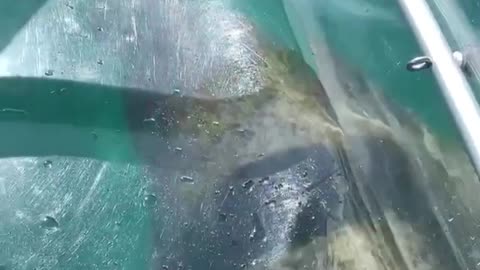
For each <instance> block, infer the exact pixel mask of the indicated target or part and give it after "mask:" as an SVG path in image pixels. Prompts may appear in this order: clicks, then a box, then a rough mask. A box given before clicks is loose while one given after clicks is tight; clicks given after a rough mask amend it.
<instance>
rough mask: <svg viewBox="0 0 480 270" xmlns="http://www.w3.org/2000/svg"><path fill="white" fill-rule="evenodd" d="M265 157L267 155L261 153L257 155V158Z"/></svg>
mask: <svg viewBox="0 0 480 270" xmlns="http://www.w3.org/2000/svg"><path fill="white" fill-rule="evenodd" d="M264 156H265V153H260V154H258V155H257V157H259V158H261V157H264Z"/></svg>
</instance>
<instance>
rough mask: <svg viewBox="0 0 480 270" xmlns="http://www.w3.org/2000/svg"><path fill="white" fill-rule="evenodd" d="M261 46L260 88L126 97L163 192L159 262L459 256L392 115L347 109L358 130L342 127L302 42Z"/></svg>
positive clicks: (446, 260) (188, 264)
mask: <svg viewBox="0 0 480 270" xmlns="http://www.w3.org/2000/svg"><path fill="white" fill-rule="evenodd" d="M260 52H263V54H262V55H261V57H262V59H263V62H264V63H263V64H262V66H261V68H260V70H261V72H262V78H264V80H263V81H259V82H258V85H257V87H258V88H259V89H260V90H259V91H258V92H256V93H251V94H248V95H244V96H240V97H231V98H223V99H208V98H204V99H200V98H190V97H186V96H182V95H181V94H180V95H175V94H172V95H171V96H168V97H164V98H160V99H155V98H152V97H148V95H147V96H146V97H144V98H140V97H139V96H136V97H134V96H129V97H128V98H127V100H129V101H130V103H129V104H128V108H129V112H128V115H129V116H130V117H131V120H130V125H131V128H132V129H134V130H138V131H139V132H138V133H137V134H136V135H135V137H134V139H135V140H136V141H137V148H138V150H139V153H142V154H143V155H144V156H143V157H144V158H145V160H146V161H148V162H149V164H151V166H150V168H149V169H148V171H147V174H149V175H150V176H152V177H153V178H154V179H155V182H154V183H152V187H151V188H152V190H153V193H154V194H156V196H157V198H159V201H158V204H157V207H156V209H155V217H156V218H155V222H154V224H153V226H154V230H155V238H154V240H153V241H154V245H155V250H154V256H153V257H154V262H153V265H154V267H156V268H159V267H162V266H163V267H164V268H168V269H194V270H195V269H235V268H240V269H241V268H249V269H329V268H332V269H362V268H364V269H414V268H415V265H418V264H423V265H428V266H429V267H430V266H431V267H434V268H436V269H452V267H453V268H455V267H456V266H455V265H456V263H457V259H456V258H455V257H454V255H453V253H452V251H451V249H450V246H449V243H448V241H447V239H446V237H445V236H444V235H443V234H442V228H441V226H440V224H439V222H438V220H437V217H436V216H435V214H434V212H433V211H432V208H431V204H430V203H431V202H430V201H429V200H428V199H427V197H428V196H426V195H425V194H424V192H423V191H424V187H423V186H422V185H421V184H419V183H417V182H416V181H417V178H418V174H419V173H421V171H418V170H414V169H412V167H414V166H413V165H412V156H411V153H409V152H408V151H405V149H404V148H403V146H402V145H401V142H399V141H397V140H396V138H395V137H394V136H392V134H391V133H392V129H391V128H390V127H388V126H387V125H384V124H382V121H377V120H376V119H373V120H370V119H368V118H365V117H363V116H361V115H359V114H355V112H351V114H352V119H354V120H352V121H355V125H356V126H357V134H351V133H349V134H348V138H347V140H345V134H344V132H343V131H342V129H343V127H341V126H340V123H339V122H338V121H337V115H336V112H335V108H333V107H332V106H331V104H330V102H329V99H328V96H327V94H326V92H325V90H324V88H323V86H322V84H321V83H320V82H319V81H318V79H317V77H316V75H315V73H314V72H313V70H312V69H311V68H310V67H309V66H308V65H307V64H305V62H304V61H303V60H302V57H301V56H300V55H299V54H298V52H295V51H289V50H287V49H285V50H281V49H275V48H273V47H272V49H271V51H269V50H268V47H266V48H263V50H259V53H260ZM345 79H346V80H354V79H353V78H345ZM367 92H368V91H365V90H364V91H362V93H367ZM177 94H178V93H177ZM352 97H355V95H352ZM366 100H368V99H365V98H359V99H358V101H360V102H365V101H366ZM142 119H144V121H142ZM407 121H408V120H407ZM410 122H412V123H410V125H412V126H415V125H416V124H415V123H414V121H410ZM362 154H363V155H364V156H362ZM358 167H360V168H361V169H358ZM398 237H408V238H409V239H410V238H411V239H412V240H410V241H404V240H402V239H398ZM432 246H434V247H435V248H433V249H432Z"/></svg>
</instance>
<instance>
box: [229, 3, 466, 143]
mask: <svg viewBox="0 0 480 270" xmlns="http://www.w3.org/2000/svg"><path fill="white" fill-rule="evenodd" d="M286 1H289V0H286ZM292 3H293V5H297V4H301V3H302V4H304V5H305V6H308V7H309V8H310V9H313V10H314V14H315V18H314V21H315V22H316V23H317V24H318V25H307V26H306V27H312V28H315V27H321V28H322V29H323V30H324V31H325V34H326V37H327V41H328V42H329V46H330V47H331V48H333V49H334V52H335V53H336V54H337V55H339V56H341V57H342V60H343V61H344V62H346V63H348V64H350V65H352V66H353V67H354V68H355V69H357V70H361V71H362V72H364V74H365V75H366V77H367V78H369V79H371V81H372V82H374V83H375V84H376V85H378V86H379V87H378V88H379V89H380V90H381V91H383V93H384V94H385V95H386V96H388V97H389V98H390V99H391V100H393V101H394V103H397V104H398V105H399V106H401V107H404V108H405V109H407V110H410V111H413V112H414V114H415V115H417V116H418V117H419V118H420V119H421V120H423V121H424V122H425V123H426V124H427V125H428V126H429V127H430V128H431V129H432V130H433V131H434V132H435V133H437V134H439V135H440V136H442V137H445V138H456V137H457V136H458V134H457V132H456V129H455V126H454V124H453V123H454V122H453V120H452V118H451V117H450V114H449V112H448V110H447V107H446V104H445V103H444V101H443V98H442V96H441V93H440V89H439V88H438V85H437V83H436V81H435V79H434V78H433V74H432V73H431V71H424V72H418V73H411V72H407V71H406V69H405V64H406V62H408V60H410V59H411V58H413V57H415V56H418V55H421V54H422V51H421V49H420V48H419V46H418V44H417V42H416V40H415V38H414V35H413V33H412V32H411V30H410V27H409V26H408V24H407V22H406V21H405V19H404V17H403V15H402V13H401V12H400V10H399V7H398V6H397V5H395V4H391V3H390V2H389V1H381V2H380V3H377V2H375V3H373V2H372V1H366V0H365V1H355V2H353V1H347V2H345V3H343V2H342V3H338V2H336V1H308V0H307V1H297V2H291V3H290V4H292ZM238 5H239V9H240V10H241V11H243V12H245V13H246V14H247V15H248V16H249V17H250V18H252V20H253V21H254V22H255V23H256V24H257V26H258V27H259V28H260V29H262V30H263V31H264V32H266V33H268V34H269V35H272V37H273V38H274V39H275V40H277V41H278V42H280V43H282V44H284V45H285V46H287V47H290V48H297V49H298V48H299V47H305V44H302V43H300V44H298V43H297V40H296V39H295V35H294V31H296V30H297V29H292V28H291V26H290V24H289V22H288V19H287V15H286V13H285V10H284V6H283V3H281V1H275V0H267V1H262V2H261V4H259V2H258V1H253V0H248V1H243V2H239V4H238ZM310 11H311V10H308V12H310ZM308 12H305V13H306V14H308ZM304 55H307V56H308V55H310V54H309V53H304Z"/></svg>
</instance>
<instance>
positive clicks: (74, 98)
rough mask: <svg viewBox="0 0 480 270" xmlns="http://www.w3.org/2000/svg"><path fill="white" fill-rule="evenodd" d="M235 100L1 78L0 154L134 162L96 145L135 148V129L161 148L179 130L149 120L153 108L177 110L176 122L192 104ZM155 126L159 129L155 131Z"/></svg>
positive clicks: (64, 81)
mask: <svg viewBox="0 0 480 270" xmlns="http://www.w3.org/2000/svg"><path fill="white" fill-rule="evenodd" d="M235 99H238V98H230V99H228V98H227V99H220V100H212V99H202V98H195V97H189V96H181V95H178V94H176V93H172V94H162V93H159V91H152V90H146V89H140V88H124V87H113V86H107V85H101V84H93V83H84V82H76V81H71V80H56V79H45V78H33V77H6V78H0V134H1V135H0V157H27V156H29V157H32V156H33V157H40V156H50V155H58V156H74V157H85V158H94V159H100V160H109V161H125V162H135V161H136V160H134V158H133V156H134V155H128V154H119V155H116V156H103V154H102V153H101V152H102V151H99V149H102V148H105V147H111V148H122V147H123V148H124V149H125V151H127V150H128V149H127V148H131V147H133V145H132V143H133V142H132V141H131V137H133V135H134V134H135V135H136V138H137V139H138V137H139V136H138V135H139V134H140V135H141V136H140V137H142V139H143V140H145V141H147V142H149V143H150V142H152V143H155V144H157V145H155V146H159V145H158V144H161V145H160V147H163V144H165V145H167V144H168V138H169V137H171V136H177V135H178V132H179V131H178V130H177V129H176V127H171V126H170V127H169V129H168V130H167V128H166V127H165V129H164V131H162V129H163V127H164V125H167V124H168V123H164V122H159V123H153V122H155V120H154V119H153V118H152V115H150V114H151V112H152V110H154V109H157V108H160V109H161V110H164V111H175V112H176V113H177V114H176V115H171V118H172V119H173V120H175V122H177V123H178V121H177V120H179V119H180V117H181V115H185V114H188V113H189V111H190V110H191V109H192V107H195V106H197V107H198V106H201V107H203V108H210V107H212V106H218V104H222V103H224V102H232V101H233V102H235ZM173 120H172V121H173ZM180 120H181V119H180ZM153 124H155V126H152V125H153ZM159 129H160V131H161V133H162V134H159V133H158V132H156V133H155V132H154V131H158V130H159ZM180 132H181V131H180ZM181 135H186V136H189V135H190V134H181ZM160 137H162V138H163V140H159V139H158V138H160ZM157 155H158V153H157Z"/></svg>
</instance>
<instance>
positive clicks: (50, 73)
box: [45, 69, 53, 76]
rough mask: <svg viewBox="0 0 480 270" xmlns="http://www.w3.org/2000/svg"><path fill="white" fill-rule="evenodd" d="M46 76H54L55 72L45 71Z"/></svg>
mask: <svg viewBox="0 0 480 270" xmlns="http://www.w3.org/2000/svg"><path fill="white" fill-rule="evenodd" d="M45 76H53V70H52V69H49V70H47V71H45Z"/></svg>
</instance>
